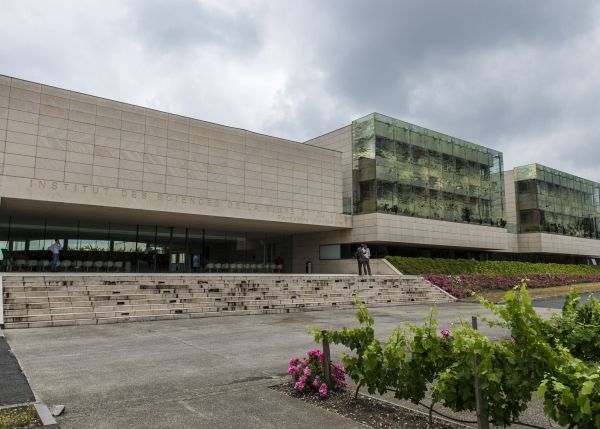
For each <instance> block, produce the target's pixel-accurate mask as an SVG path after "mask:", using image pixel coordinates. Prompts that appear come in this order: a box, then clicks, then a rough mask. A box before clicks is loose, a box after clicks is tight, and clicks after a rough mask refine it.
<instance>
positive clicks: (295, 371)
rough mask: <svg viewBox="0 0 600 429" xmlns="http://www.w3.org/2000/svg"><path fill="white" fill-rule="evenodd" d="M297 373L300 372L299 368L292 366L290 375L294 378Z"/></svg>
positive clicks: (289, 369) (289, 371)
mask: <svg viewBox="0 0 600 429" xmlns="http://www.w3.org/2000/svg"><path fill="white" fill-rule="evenodd" d="M297 372H298V367H296V366H290V367H289V368H288V374H289V375H291V376H292V377H294V376H295V375H296V373H297Z"/></svg>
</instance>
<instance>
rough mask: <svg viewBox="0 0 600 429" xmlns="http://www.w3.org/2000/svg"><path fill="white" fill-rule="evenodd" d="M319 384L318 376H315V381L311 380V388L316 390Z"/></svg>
mask: <svg viewBox="0 0 600 429" xmlns="http://www.w3.org/2000/svg"><path fill="white" fill-rule="evenodd" d="M319 383H320V381H319V376H318V375H317V376H316V377H315V379H314V380H313V382H312V387H314V388H315V389H318V388H319Z"/></svg>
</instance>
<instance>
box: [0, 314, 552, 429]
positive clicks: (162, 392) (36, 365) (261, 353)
mask: <svg viewBox="0 0 600 429" xmlns="http://www.w3.org/2000/svg"><path fill="white" fill-rule="evenodd" d="M428 309H429V306H425V305H410V306H399V307H385V308H378V309H373V310H371V314H372V315H373V316H374V317H375V321H376V332H377V334H378V336H380V337H381V338H382V339H385V338H386V337H387V335H389V334H390V333H391V331H392V330H393V328H394V327H395V326H396V325H397V324H398V323H399V322H401V321H407V320H408V321H413V322H418V321H420V320H421V319H422V318H423V317H424V316H426V315H427V314H428ZM437 309H438V311H439V313H438V314H437V315H436V318H437V319H438V320H440V329H441V328H444V327H449V326H450V323H451V321H453V320H457V318H459V317H462V318H464V319H467V320H470V317H471V315H473V314H477V313H479V314H487V312H486V311H485V310H484V309H483V308H482V307H481V306H480V305H478V304H470V303H453V304H441V305H438V306H437ZM542 312H545V311H544V310H542ZM354 314H355V312H354V311H353V310H338V311H319V312H306V313H292V314H282V315H267V316H243V317H219V318H207V319H191V320H175V321H163V322H147V323H129V324H115V325H98V326H69V327H55V328H39V329H22V330H9V331H5V334H6V336H7V339H8V341H9V342H10V344H11V347H12V348H13V350H14V352H15V353H16V355H17V356H18V358H19V360H20V362H21V365H22V367H23V370H24V372H25V374H26V375H27V377H28V378H29V382H30V384H31V386H32V389H33V390H34V392H35V393H36V394H37V396H38V398H39V399H40V400H42V401H44V402H46V403H47V404H49V405H52V404H65V405H66V412H65V415H64V416H63V417H60V418H59V423H60V425H61V427H62V428H66V429H68V428H78V429H79V428H94V429H100V428H166V427H177V428H187V427H190V428H192V427H193V428H204V427H206V428H208V427H210V428H239V427H244V428H280V427H287V428H309V427H310V428H314V427H315V425H319V426H322V427H336V428H353V427H359V425H358V424H356V423H354V422H352V421H350V420H347V419H345V418H343V417H340V416H337V415H335V414H332V413H329V412H327V411H325V410H323V409H320V408H316V407H311V406H308V405H306V404H304V403H302V402H301V401H298V400H295V399H293V398H289V397H287V396H285V395H282V394H280V393H278V392H275V391H272V390H270V389H268V385H269V384H271V383H272V382H273V379H275V378H278V377H280V376H282V375H284V374H285V372H286V370H287V366H288V361H289V359H290V357H291V356H297V357H301V356H302V355H303V354H304V353H305V352H306V350H308V349H309V348H312V347H314V346H315V344H314V343H313V342H312V340H311V338H310V336H309V335H308V334H307V330H306V329H307V326H308V325H312V326H317V327H320V328H323V329H332V328H339V327H341V326H351V325H353V324H354V323H355V322H354ZM461 315H462V316H461ZM484 332H485V333H486V334H487V335H490V336H493V337H497V336H499V335H502V333H501V332H499V331H494V330H489V329H485V330H484ZM340 350H341V349H340V348H335V347H334V348H333V354H334V356H335V357H336V358H337V357H338V356H339V352H340Z"/></svg>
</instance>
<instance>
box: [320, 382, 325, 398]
mask: <svg viewBox="0 0 600 429" xmlns="http://www.w3.org/2000/svg"><path fill="white" fill-rule="evenodd" d="M319 396H320V397H321V398H325V397H327V385H326V384H325V383H323V384H321V388H320V389H319Z"/></svg>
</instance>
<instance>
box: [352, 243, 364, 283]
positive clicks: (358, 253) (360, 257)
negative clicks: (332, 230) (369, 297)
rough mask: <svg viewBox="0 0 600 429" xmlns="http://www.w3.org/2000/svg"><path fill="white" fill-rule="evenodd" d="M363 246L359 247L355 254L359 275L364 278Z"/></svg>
mask: <svg viewBox="0 0 600 429" xmlns="http://www.w3.org/2000/svg"><path fill="white" fill-rule="evenodd" d="M362 251H363V250H362V245H360V246H358V248H357V249H356V252H354V257H355V258H356V262H358V275H359V276H362V273H363V271H362Z"/></svg>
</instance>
